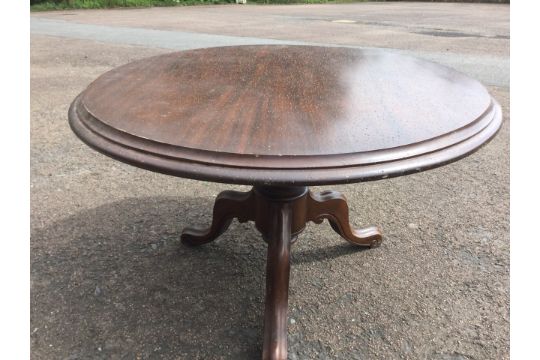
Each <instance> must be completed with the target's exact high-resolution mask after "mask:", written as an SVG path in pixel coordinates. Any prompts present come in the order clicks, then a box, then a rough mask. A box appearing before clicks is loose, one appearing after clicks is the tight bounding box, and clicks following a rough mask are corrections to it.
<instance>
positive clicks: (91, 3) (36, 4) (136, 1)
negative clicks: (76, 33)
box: [30, 0, 368, 11]
mask: <svg viewBox="0 0 540 360" xmlns="http://www.w3.org/2000/svg"><path fill="white" fill-rule="evenodd" d="M363 1H368V0H248V3H252V4H253V3H255V4H324V3H350V2H363ZM235 2H236V1H235V0H43V1H40V0H34V1H32V2H31V5H30V10H32V11H50V10H64V9H104V8H114V7H152V6H185V5H205V4H230V3H235Z"/></svg>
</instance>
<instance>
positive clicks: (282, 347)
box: [262, 203, 292, 360]
mask: <svg viewBox="0 0 540 360" xmlns="http://www.w3.org/2000/svg"><path fill="white" fill-rule="evenodd" d="M270 207H271V208H273V209H271V210H270V213H271V216H272V229H271V233H270V234H268V236H267V241H268V256H267V263H266V305H265V310H264V339H263V355H262V358H263V360H286V359H287V308H288V299H289V272H290V267H291V265H290V249H291V221H292V211H291V205H290V203H271V204H270Z"/></svg>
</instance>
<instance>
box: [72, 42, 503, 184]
mask: <svg viewBox="0 0 540 360" xmlns="http://www.w3.org/2000/svg"><path fill="white" fill-rule="evenodd" d="M69 119H70V125H71V127H72V129H73V130H74V131H75V133H76V134H77V135H78V136H79V137H80V138H81V139H82V140H83V141H85V142H86V143H87V144H89V145H90V146H92V147H93V148H95V149H97V150H99V151H101V152H103V153H105V154H107V155H109V156H111V157H113V158H115V159H118V160H121V161H124V162H127V163H130V164H132V165H135V166H139V167H142V168H146V169H150V170H153V171H158V172H162V173H166V174H171V175H176V176H181V177H187V178H193V179H200V180H209V181H218V182H224V183H237V184H250V185H256V184H275V185H294V184H296V185H316V184H335V183H347V182H356V181H367V180H376V179H381V178H386V177H391V176H399V175H404V174H408V173H411V172H417V171H422V170H426V169H430V168H433V167H436V166H440V165H443V164H446V163H448V162H451V161H454V160H457V159H459V158H461V157H463V156H465V155H467V154H469V153H471V152H473V151H474V150H476V149H477V148H478V147H480V146H481V145H482V144H484V143H485V142H487V141H488V140H489V139H491V138H492V137H493V136H494V135H495V133H496V132H497V130H498V129H499V127H500V125H501V122H502V117H501V110H500V106H499V105H498V104H497V103H496V101H495V100H493V98H492V97H491V96H490V95H489V93H488V92H487V90H486V89H485V88H484V87H483V86H482V85H481V84H480V83H479V82H478V81H476V80H473V79H470V78H468V77H466V76H465V75H463V74H461V73H458V72H456V71H455V70H452V69H450V68H447V67H444V66H441V65H437V64H435V63H431V62H428V61H425V60H420V59H417V58H413V57H409V56H404V55H399V54H397V53H393V52H386V51H380V50H359V49H352V48H341V47H315V46H281V45H260V46H233V47H220V48H208V49H200V50H190V51H182V52H176V53H171V54H166V55H161V56H156V57H152V58H147V59H143V60H139V61H135V62H133V63H129V64H127V65H124V66H120V67H118V68H115V69H113V70H111V71H109V72H107V73H105V74H104V75H102V76H100V77H99V78H98V79H97V80H95V81H94V82H93V83H92V84H90V85H89V86H88V88H87V89H86V90H84V91H83V92H82V93H81V94H80V95H79V96H78V97H77V98H76V99H75V100H74V102H73V104H72V106H71V108H70V112H69Z"/></svg>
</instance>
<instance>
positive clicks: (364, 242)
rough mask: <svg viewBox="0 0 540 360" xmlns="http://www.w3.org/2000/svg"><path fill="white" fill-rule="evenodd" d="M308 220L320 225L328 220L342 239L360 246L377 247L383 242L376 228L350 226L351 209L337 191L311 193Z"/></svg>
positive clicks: (309, 195)
mask: <svg viewBox="0 0 540 360" xmlns="http://www.w3.org/2000/svg"><path fill="white" fill-rule="evenodd" d="M307 201H308V204H307V207H308V209H307V212H308V215H307V220H308V221H309V220H311V221H313V222H315V223H317V224H320V223H321V222H322V221H323V219H328V221H329V222H330V226H332V229H334V231H335V232H337V233H338V234H339V235H340V236H341V237H342V238H344V239H345V240H347V241H349V242H350V243H352V244H355V245H359V246H369V247H376V246H379V245H380V244H381V242H382V234H381V231H380V230H379V228H377V227H376V226H372V227H368V228H365V229H359V230H356V229H353V228H351V225H350V224H349V207H348V206H347V200H346V199H345V196H343V195H342V194H341V193H339V192H337V191H323V192H321V193H318V194H316V193H313V192H311V191H310V192H309V194H308V200H307Z"/></svg>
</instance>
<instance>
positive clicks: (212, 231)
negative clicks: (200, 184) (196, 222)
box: [181, 190, 254, 246]
mask: <svg viewBox="0 0 540 360" xmlns="http://www.w3.org/2000/svg"><path fill="white" fill-rule="evenodd" d="M253 209H254V195H253V191H248V192H239V191H229V190H228V191H223V192H222V193H220V194H219V195H218V196H217V198H216V202H215V204H214V212H213V215H212V225H211V226H210V227H209V228H207V229H199V228H193V227H187V228H185V229H184V230H183V231H182V235H181V240H182V242H183V243H184V244H186V245H191V246H197V245H202V244H206V243H209V242H211V241H213V240H215V239H216V238H217V237H218V236H220V235H221V234H223V233H224V232H225V231H226V230H227V229H228V228H229V225H230V224H231V222H232V220H233V219H234V218H237V219H238V221H240V222H246V221H250V220H254V218H253Z"/></svg>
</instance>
